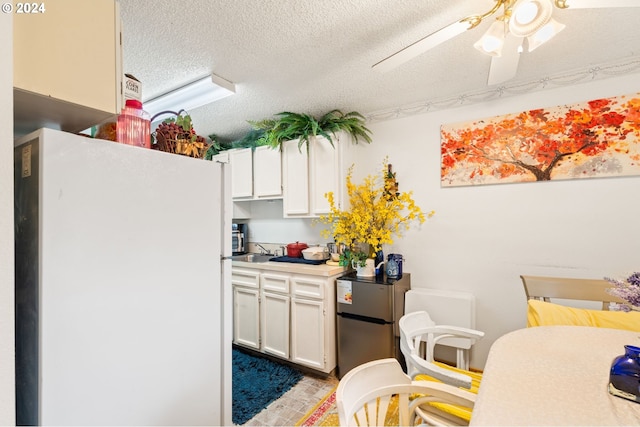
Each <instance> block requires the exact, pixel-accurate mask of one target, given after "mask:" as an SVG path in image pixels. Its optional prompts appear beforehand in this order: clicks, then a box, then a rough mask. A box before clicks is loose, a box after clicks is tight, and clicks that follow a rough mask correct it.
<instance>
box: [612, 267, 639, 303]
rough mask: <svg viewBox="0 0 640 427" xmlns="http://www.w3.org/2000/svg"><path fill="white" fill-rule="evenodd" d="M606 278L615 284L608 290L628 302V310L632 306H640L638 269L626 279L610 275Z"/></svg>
mask: <svg viewBox="0 0 640 427" xmlns="http://www.w3.org/2000/svg"><path fill="white" fill-rule="evenodd" d="M604 279H605V280H606V281H607V282H609V283H611V284H612V285H613V286H614V287H613V288H609V289H607V292H608V293H609V294H611V295H614V296H617V297H620V298H622V299H623V300H625V301H626V302H627V307H626V311H629V310H630V309H631V306H633V307H634V308H635V307H640V272H637V271H636V272H634V273H633V274H631V275H630V276H629V277H627V278H626V279H624V280H618V279H612V278H609V277H605V278H604Z"/></svg>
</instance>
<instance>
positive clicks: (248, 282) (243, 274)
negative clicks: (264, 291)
mask: <svg viewBox="0 0 640 427" xmlns="http://www.w3.org/2000/svg"><path fill="white" fill-rule="evenodd" d="M231 284H232V285H238V286H246V287H249V288H256V289H258V288H259V287H260V273H258V272H257V271H251V270H238V269H235V268H234V269H231Z"/></svg>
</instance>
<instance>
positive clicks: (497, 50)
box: [473, 20, 507, 56]
mask: <svg viewBox="0 0 640 427" xmlns="http://www.w3.org/2000/svg"><path fill="white" fill-rule="evenodd" d="M506 32H507V31H506V24H505V22H504V21H500V20H498V21H496V22H494V23H493V24H491V26H490V27H489V29H488V30H487V32H486V33H484V35H483V36H482V37H480V40H478V41H477V42H475V44H474V45H473V47H475V48H476V49H478V50H479V51H480V52H482V53H486V54H487V55H490V56H500V55H501V54H502V46H504V38H505V34H506Z"/></svg>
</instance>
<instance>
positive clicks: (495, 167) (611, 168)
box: [441, 94, 640, 186]
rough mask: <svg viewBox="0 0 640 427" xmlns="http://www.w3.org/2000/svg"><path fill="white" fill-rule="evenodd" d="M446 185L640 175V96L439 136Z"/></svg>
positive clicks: (461, 126)
mask: <svg viewBox="0 0 640 427" xmlns="http://www.w3.org/2000/svg"><path fill="white" fill-rule="evenodd" d="M441 167H442V170H441V180H442V181H441V184H442V186H461V185H481V184H500V183H507V182H526V181H549V180H559V179H576V178H594V177H605V176H622V175H640V94H636V95H632V96H620V97H615V98H607V99H598V100H595V101H589V102H587V103H583V104H575V105H567V106H563V107H556V108H553V109H540V110H530V111H525V112H522V113H518V114H507V115H504V116H498V117H494V118H491V119H484V120H478V121H474V122H466V123H458V124H453V125H443V126H442V129H441Z"/></svg>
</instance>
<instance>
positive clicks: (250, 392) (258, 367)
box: [231, 348, 302, 424]
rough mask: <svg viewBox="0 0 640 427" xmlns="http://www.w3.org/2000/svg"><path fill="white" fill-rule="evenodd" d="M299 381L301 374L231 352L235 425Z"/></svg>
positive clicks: (249, 417) (235, 351) (264, 406)
mask: <svg viewBox="0 0 640 427" xmlns="http://www.w3.org/2000/svg"><path fill="white" fill-rule="evenodd" d="M301 379H302V373H300V372H299V371H298V370H296V369H293V368H291V367H289V366H287V365H284V364H280V363H276V362H272V361H271V360H269V359H265V358H262V357H255V356H251V355H249V354H247V353H244V352H242V351H240V350H237V349H235V348H234V349H233V374H232V388H233V408H232V413H231V419H232V421H233V423H234V424H244V423H246V422H247V421H249V420H250V419H251V418H253V417H254V416H255V415H256V414H257V413H258V412H260V411H262V410H263V409H264V408H266V407H267V406H269V404H270V403H271V402H273V401H274V400H276V399H278V398H279V397H280V396H282V395H283V394H284V393H286V392H287V391H288V390H289V389H290V388H291V387H293V386H294V385H296V384H297V383H298V381H300V380H301Z"/></svg>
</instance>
